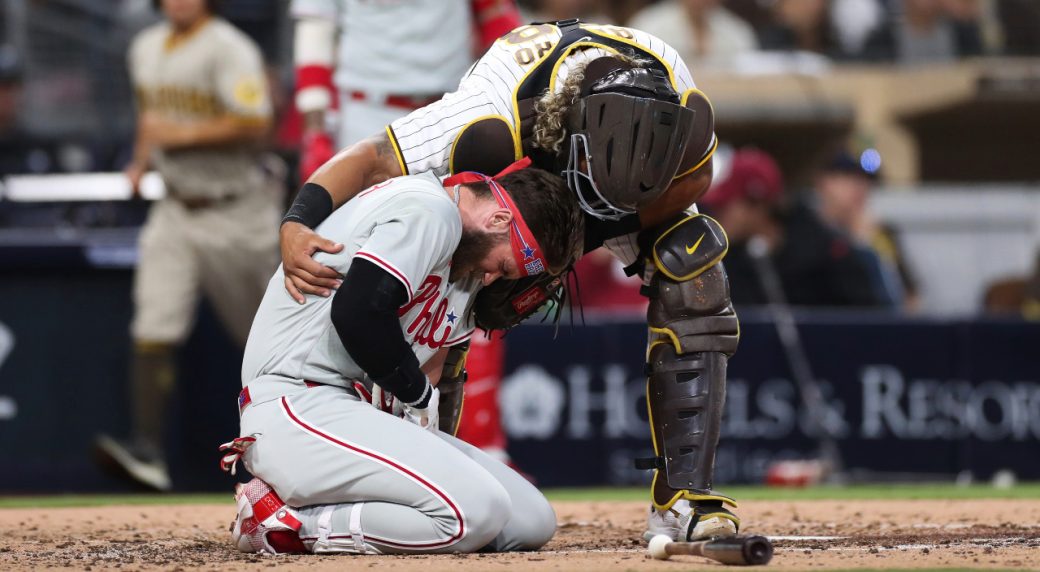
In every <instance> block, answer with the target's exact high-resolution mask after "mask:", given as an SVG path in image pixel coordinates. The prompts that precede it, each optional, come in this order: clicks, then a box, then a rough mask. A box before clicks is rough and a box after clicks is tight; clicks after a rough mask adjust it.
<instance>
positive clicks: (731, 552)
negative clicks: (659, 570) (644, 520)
mask: <svg viewBox="0 0 1040 572" xmlns="http://www.w3.org/2000/svg"><path fill="white" fill-rule="evenodd" d="M647 548H649V550H650V556H652V557H654V559H656V560H668V558H670V557H672V556H678V555H681V554H689V555H693V556H703V557H705V558H710V559H712V560H715V561H716V562H721V563H723V564H735V565H738V566H756V565H760V564H768V563H769V561H770V560H771V559H772V558H773V543H771V542H769V539H768V538H766V537H764V536H733V537H730V538H720V539H717V540H703V541H700V542H673V541H672V539H671V538H669V537H667V536H665V535H663V534H659V535H657V536H655V537H653V538H651V539H650V545H649V546H648V547H647Z"/></svg>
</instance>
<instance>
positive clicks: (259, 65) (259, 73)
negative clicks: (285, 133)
mask: <svg viewBox="0 0 1040 572" xmlns="http://www.w3.org/2000/svg"><path fill="white" fill-rule="evenodd" d="M214 49H215V50H217V51H218V54H219V55H218V56H217V57H215V58H214V60H213V65H214V70H213V77H214V82H215V86H214V92H215V95H216V97H215V102H216V108H217V110H218V112H217V114H216V115H215V116H214V117H205V118H199V119H196V120H192V121H185V120H177V121H173V120H171V119H168V118H166V117H164V116H160V115H157V114H153V113H149V112H145V113H144V114H142V117H141V125H142V126H143V129H144V130H145V131H146V133H147V136H148V138H149V140H150V141H152V142H153V143H154V144H155V145H157V146H159V147H162V148H164V149H180V148H186V147H210V146H220V145H233V144H244V143H249V142H253V141H256V140H258V139H260V138H261V137H263V136H264V135H265V134H266V133H267V130H268V129H269V128H270V126H271V115H272V109H271V99H270V94H269V88H268V85H267V75H266V74H265V73H264V65H263V58H262V57H261V55H260V49H259V48H258V47H257V46H256V44H254V43H252V41H251V40H249V39H248V38H246V37H245V36H241V37H237V36H234V37H230V38H227V39H225V40H222V42H221V43H219V44H218V45H215V46H214Z"/></svg>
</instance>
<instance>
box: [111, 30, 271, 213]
mask: <svg viewBox="0 0 1040 572" xmlns="http://www.w3.org/2000/svg"><path fill="white" fill-rule="evenodd" d="M129 65H130V75H131V79H132V81H133V84H134V90H135V92H136V95H137V105H138V108H139V111H140V112H155V113H158V114H160V115H162V116H163V117H165V118H167V119H171V120H174V121H176V120H183V121H192V122H194V121H201V120H207V119H214V118H217V117H221V116H225V115H232V116H234V117H236V118H238V119H239V120H241V121H245V122H260V123H265V122H267V121H269V120H270V118H271V102H270V99H269V97H268V93H267V83H266V78H265V75H264V68H263V60H262V58H261V56H260V50H259V49H258V48H257V47H256V45H255V44H254V43H253V42H252V41H251V40H250V39H249V38H248V37H247V36H246V35H245V34H243V33H242V32H241V31H239V30H238V29H236V28H235V27H233V26H232V25H231V24H229V23H227V22H226V21H224V20H222V19H220V18H208V19H207V20H205V21H203V22H200V23H199V24H198V25H197V26H196V28H195V29H194V30H191V31H190V32H188V33H187V34H181V35H177V36H175V35H173V33H172V28H171V26H170V25H169V24H168V23H166V22H163V23H160V24H156V25H155V26H152V27H150V28H148V29H146V30H145V31H143V32H141V33H140V34H139V35H138V36H137V37H136V38H135V39H134V42H133V44H132V45H131V47H130V55H129ZM152 161H153V164H154V165H155V167H156V169H158V171H159V173H161V174H162V177H163V180H164V181H165V183H166V186H167V187H168V190H169V192H170V193H171V194H172V195H173V196H179V197H183V198H212V199H222V198H226V197H229V196H234V195H237V194H240V193H245V192H249V191H250V190H253V189H256V188H257V186H258V185H260V184H262V181H263V172H262V170H261V168H260V162H259V157H258V149H257V147H256V146H254V145H250V144H238V145H225V146H212V147H195V148H187V149H176V150H156V151H154V152H153V155H152Z"/></svg>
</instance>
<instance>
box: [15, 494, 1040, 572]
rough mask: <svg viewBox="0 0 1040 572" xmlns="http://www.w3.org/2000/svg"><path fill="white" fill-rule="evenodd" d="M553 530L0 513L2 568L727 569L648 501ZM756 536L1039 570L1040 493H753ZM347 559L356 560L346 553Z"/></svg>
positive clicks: (223, 512)
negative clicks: (252, 550) (322, 551)
mask: <svg viewBox="0 0 1040 572" xmlns="http://www.w3.org/2000/svg"><path fill="white" fill-rule="evenodd" d="M554 505H555V506H556V510H557V514H558V517H559V522H560V529H559V532H558V533H557V534H556V538H555V539H553V541H552V542H551V543H550V544H549V545H548V546H547V547H546V548H545V549H544V550H542V551H540V552H533V553H525V554H491V555H482V554H481V555H444V556H363V557H359V556H309V555H308V556H280V557H264V556H258V555H247V554H239V553H237V552H235V551H233V550H232V548H231V547H230V545H229V541H228V538H229V535H228V533H227V527H228V523H229V522H230V520H231V519H232V517H233V512H234V508H233V506H232V505H230V504H228V505H178V506H161V505H159V506H112V507H100V508H57V509H2V510H0V570H28V569H39V568H50V567H65V568H73V569H80V570H91V571H93V570H108V569H115V568H118V569H120V570H137V569H156V568H162V569H171V570H178V569H182V570H188V569H202V570H259V569H264V568H269V567H275V566H279V567H284V568H288V569H294V570H333V569H336V570H340V569H343V568H344V566H348V567H350V568H351V569H354V568H360V567H362V566H363V567H364V569H374V570H381V569H386V570H409V569H417V568H420V567H421V568H422V569H423V570H424V572H439V571H450V572H466V571H471V570H473V571H475V570H496V569H500V568H504V567H505V566H510V567H512V568H513V569H516V568H520V569H523V570H532V571H536V570H552V571H560V570H596V571H597V572H609V571H614V570H618V571H620V570H636V571H642V570H688V569H691V568H709V567H716V566H719V565H717V564H714V563H712V562H710V561H707V560H704V559H701V558H696V557H681V558H676V559H673V560H671V561H668V562H661V561H654V560H651V559H649V557H648V556H647V555H646V550H645V547H644V546H643V543H641V542H638V541H636V538H637V537H638V535H639V534H640V533H641V531H642V528H641V527H642V524H643V520H644V511H645V507H644V505H643V504H642V503H634V502H592V503H589V502H557V503H554ZM740 513H741V515H742V516H743V517H744V519H745V522H746V527H745V531H746V532H748V533H755V534H764V535H767V536H770V537H779V538H775V539H774V543H775V546H776V555H775V557H774V558H773V562H772V563H771V564H770V567H771V568H777V569H785V570H789V569H801V570H805V569H810V568H812V569H849V568H935V567H951V566H957V567H970V568H1018V569H1021V568H1037V569H1040V500H960V501H934V500H916V501H797V502H778V501H769V502H762V501H758V502H749V503H746V504H745V505H744V506H742V507H741V510H740ZM344 559H352V561H350V562H345V561H344Z"/></svg>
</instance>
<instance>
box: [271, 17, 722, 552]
mask: <svg viewBox="0 0 1040 572" xmlns="http://www.w3.org/2000/svg"><path fill="white" fill-rule="evenodd" d="M715 147H716V138H715V134H714V123H713V114H712V108H711V105H710V103H709V102H708V100H707V98H706V96H705V95H704V94H703V93H702V92H700V91H699V90H697V89H696V87H695V85H694V82H693V78H692V77H691V75H690V71H689V69H687V67H686V65H685V64H684V63H683V61H682V59H681V58H680V57H679V56H678V54H677V53H676V52H675V50H674V49H672V48H671V47H670V46H668V45H667V44H665V43H664V42H663V41H661V40H660V39H659V38H656V37H653V36H651V35H649V34H646V33H644V32H641V31H639V30H634V29H630V28H623V27H618V26H600V25H593V24H584V23H580V22H578V21H577V20H568V21H561V22H554V23H536V24H531V25H526V26H521V27H519V28H517V29H515V30H513V31H512V32H510V33H508V34H506V35H505V36H503V37H502V38H500V39H499V40H497V41H496V42H495V44H494V45H493V46H492V47H491V49H489V50H488V52H487V53H486V54H485V55H484V56H483V57H482V58H481V59H480V60H479V61H477V63H476V64H474V66H473V67H472V68H471V69H470V70H469V72H468V73H467V74H466V76H465V77H464V78H463V79H462V81H461V83H460V84H459V87H458V89H457V90H456V91H455V92H453V93H450V94H447V95H445V96H444V98H442V99H441V100H440V101H438V102H436V103H433V104H430V105H428V106H426V107H424V108H422V109H419V110H417V111H415V112H413V113H411V114H409V115H408V116H406V117H404V118H402V119H399V120H397V121H394V122H393V123H391V124H390V125H389V126H387V128H386V130H385V132H384V133H380V134H377V135H375V136H373V137H371V138H369V139H367V140H364V141H362V142H360V143H358V144H356V145H353V146H351V147H348V148H347V149H345V150H343V151H341V152H340V153H339V154H338V155H337V156H336V157H335V158H333V159H332V160H331V161H330V162H328V163H326V164H325V165H324V166H323V167H321V168H320V169H319V170H318V171H317V172H316V173H315V174H314V175H313V176H312V177H311V179H310V182H309V185H308V186H307V187H305V188H304V189H303V190H302V191H301V192H300V194H299V195H298V197H297V199H296V201H295V202H294V204H293V207H292V208H291V209H290V211H289V213H288V214H287V215H286V217H285V220H284V222H283V224H282V228H281V247H282V259H283V262H284V267H285V287H286V289H287V290H288V291H289V293H290V295H292V296H293V297H296V298H297V299H298V300H300V301H302V294H303V293H314V294H322V295H330V294H331V291H332V289H334V288H335V287H337V285H338V284H339V283H338V281H337V275H336V272H335V271H334V270H333V269H329V268H326V267H325V266H324V265H322V264H321V263H320V262H319V261H317V260H314V259H312V258H311V255H313V254H314V253H315V252H316V251H325V252H338V251H339V249H341V248H342V246H341V245H339V244H337V243H335V242H334V241H332V240H328V239H327V238H322V237H321V236H319V235H320V233H315V232H314V231H313V230H312V229H313V228H314V227H315V226H317V224H318V223H320V222H321V221H322V220H324V219H325V218H326V217H327V216H329V214H330V213H331V212H332V211H333V210H334V209H335V208H336V207H337V206H339V205H341V204H343V203H345V202H346V203H347V204H348V205H349V204H350V202H348V201H351V200H352V199H353V197H355V196H356V195H357V193H358V192H360V191H361V190H362V189H363V188H365V187H366V186H368V185H371V184H374V183H377V182H379V181H382V180H385V179H387V178H390V177H394V176H397V175H402V174H416V173H427V172H433V173H435V174H437V175H441V176H444V175H449V174H451V173H457V172H461V171H467V170H475V171H481V172H496V171H498V170H499V169H501V168H502V167H504V166H506V165H509V164H510V163H511V162H513V161H515V160H516V159H518V158H519V157H522V156H525V155H527V156H530V157H531V158H532V159H533V160H534V164H535V165H536V166H538V167H540V168H543V169H546V170H549V171H551V172H554V173H559V174H561V175H562V176H563V177H564V178H565V179H566V180H567V183H568V186H569V187H570V189H571V191H572V193H573V195H572V196H573V197H574V198H575V199H576V202H577V203H578V204H580V206H581V209H582V210H583V211H584V214H585V231H584V233H585V234H584V245H583V248H584V251H585V252H588V251H591V250H593V249H595V248H597V247H600V246H605V247H606V248H608V249H609V250H610V251H611V252H612V253H613V254H614V255H615V256H617V257H618V258H619V259H620V260H621V261H622V262H623V263H624V264H625V265H626V266H627V268H628V270H629V272H632V273H640V274H641V276H642V277H643V279H644V293H645V294H646V295H647V296H648V297H649V298H650V307H649V311H648V316H647V322H648V326H649V343H648V349H647V372H648V379H647V403H648V410H649V417H650V424H651V429H652V435H653V446H654V451H655V457H654V458H652V459H645V460H641V461H638V462H637V463H638V464H639V465H640V466H642V467H644V468H647V469H653V470H654V471H655V472H654V479H653V485H652V491H651V501H652V509H651V511H650V515H649V521H648V527H647V537H648V538H649V537H650V536H653V535H658V534H665V535H668V536H669V537H671V538H673V539H675V540H682V541H686V540H693V539H698V538H706V537H710V536H728V535H733V534H736V532H737V529H738V527H739V522H740V521H739V519H738V518H737V517H736V516H735V515H734V514H733V513H732V512H730V510H729V507H735V506H736V503H735V502H734V501H733V500H732V499H730V498H728V497H726V496H723V495H721V494H719V493H718V492H716V491H715V490H714V489H713V486H712V477H713V472H714V463H715V449H716V446H717V443H718V438H719V428H720V424H721V419H722V410H723V403H724V400H725V390H726V364H727V360H728V358H729V356H730V355H732V353H733V352H734V351H735V350H736V347H737V341H738V337H739V328H738V324H737V318H736V315H735V314H734V312H733V308H732V305H731V304H730V299H729V285H728V282H727V279H726V274H725V271H724V270H723V267H722V264H721V262H720V261H721V260H722V257H723V256H724V255H725V253H726V250H727V241H726V235H725V233H724V232H723V230H722V228H721V227H720V226H719V224H718V223H717V222H715V221H714V220H712V219H710V218H708V217H706V216H703V215H700V214H697V212H696V210H695V209H694V208H693V206H692V205H693V203H694V202H695V201H696V200H697V199H698V198H699V197H700V196H701V194H703V193H704V191H706V190H707V188H708V186H709V184H710V182H711V158H712V154H713V153H714V150H715ZM560 293H561V287H560V282H559V281H558V280H557V279H555V278H554V277H552V276H548V275H544V276H539V277H525V278H522V279H520V280H500V281H498V282H496V283H495V284H494V285H492V286H491V287H488V288H484V289H483V290H482V291H481V292H480V294H479V295H478V297H477V302H476V307H475V311H476V320H477V323H478V325H479V326H481V327H484V328H486V329H499V328H509V327H512V326H514V325H516V324H517V323H519V322H520V321H521V320H523V319H524V318H526V317H527V316H529V315H531V314H533V313H534V312H536V311H537V309H538V308H539V307H540V306H542V305H543V303H544V302H546V301H548V300H550V299H552V298H555V297H558V296H559V295H560ZM447 360H448V362H449V363H450V364H452V366H453V367H452V368H451V370H450V371H448V372H446V373H445V375H444V376H443V377H442V380H441V394H442V398H443V400H442V403H441V424H442V427H443V428H444V429H445V430H451V429H452V428H453V427H454V425H453V421H454V417H455V416H456V415H457V411H458V409H459V403H460V402H461V395H462V391H461V389H459V386H460V385H461V379H462V377H464V376H463V375H462V374H461V372H462V368H461V364H462V363H463V360H464V357H463V355H462V350H461V349H460V350H458V351H456V352H453V353H452V354H451V355H449V357H448V358H447Z"/></svg>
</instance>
